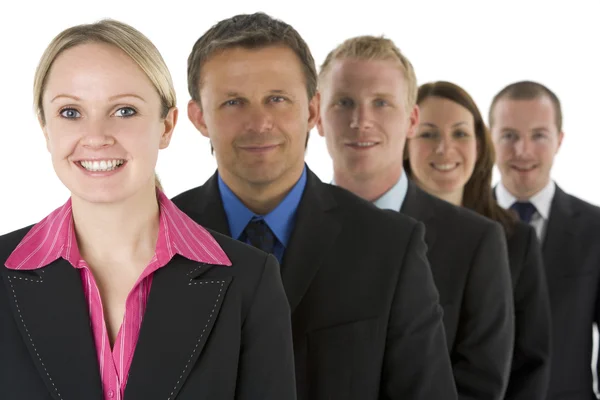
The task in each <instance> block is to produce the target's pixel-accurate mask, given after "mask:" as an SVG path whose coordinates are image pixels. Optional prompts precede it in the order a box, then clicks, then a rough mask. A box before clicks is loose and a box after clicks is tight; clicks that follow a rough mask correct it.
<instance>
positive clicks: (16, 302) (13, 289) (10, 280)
mask: <svg viewBox="0 0 600 400" xmlns="http://www.w3.org/2000/svg"><path fill="white" fill-rule="evenodd" d="M7 277H8V282H9V283H10V288H11V290H12V292H13V296H14V298H15V305H16V306H17V311H18V313H19V318H21V323H22V324H23V327H24V328H25V332H26V333H27V336H28V337H29V341H30V342H31V346H32V347H33V350H34V351H35V355H36V356H37V357H38V360H40V363H41V364H42V367H43V368H44V372H46V375H47V376H48V379H50V383H52V387H53V388H54V391H55V392H56V394H57V395H58V398H59V399H62V396H61V395H60V393H59V391H58V389H57V388H56V385H55V384H54V381H53V380H52V377H51V376H50V374H49V373H48V370H47V369H46V366H45V365H44V362H43V361H42V357H41V356H40V353H38V350H37V348H36V347H35V343H33V338H32V337H31V335H30V334H29V330H28V329H27V325H26V324H25V320H23V314H21V309H20V308H19V302H18V301H17V293H16V292H15V288H14V286H13V284H12V279H11V277H10V276H9V275H7Z"/></svg>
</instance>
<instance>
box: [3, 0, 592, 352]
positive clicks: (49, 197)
mask: <svg viewBox="0 0 600 400" xmlns="http://www.w3.org/2000/svg"><path fill="white" fill-rule="evenodd" d="M3 3H4V4H3V5H0V54H1V55H0V71H1V73H0V84H1V85H0V88H1V89H0V90H1V92H0V93H1V95H0V110H1V111H2V117H1V119H0V129H1V136H0V171H1V172H0V234H3V233H6V232H9V231H12V230H15V229H18V228H20V227H23V226H26V225H29V224H32V223H35V222H37V221H38V220H40V219H41V218H43V217H44V216H45V215H47V214H48V213H49V212H51V211H52V210H53V209H55V208H56V207H58V206H60V205H62V204H63V203H64V201H66V199H67V197H68V195H69V194H68V192H67V190H66V189H65V188H64V187H63V186H62V184H61V183H60V181H59V180H58V178H56V176H55V174H54V171H53V169H52V165H51V162H50V157H49V155H48V153H47V151H46V148H45V144H44V140H43V136H42V134H41V130H40V129H39V126H38V125H37V121H36V119H35V117H34V113H33V107H32V85H33V75H34V71H35V68H36V65H37V62H38V60H39V57H40V56H41V54H42V52H43V51H44V49H45V47H46V46H47V45H48V43H49V42H50V41H51V40H52V38H53V37H54V36H55V35H56V34H58V33H59V32H60V31H61V30H63V29H65V28H67V27H69V26H71V25H76V24H81V23H90V22H94V21H96V20H98V19H101V18H107V17H108V18H114V19H118V20H121V21H123V22H126V23H129V24H131V25H133V26H134V27H135V28H137V29H139V30H141V31H142V32H143V33H144V34H146V35H147V36H148V37H149V38H150V39H151V40H152V41H153V42H154V43H155V45H156V46H157V47H158V49H159V50H160V51H161V53H162V55H163V57H164V58H165V61H166V63H167V65H168V66H169V68H170V69H171V73H172V75H173V80H174V82H175V86H176V87H175V88H176V90H177V94H178V101H179V107H180V110H181V111H180V120H179V124H178V127H177V129H176V132H175V136H174V138H173V141H172V144H171V146H170V147H169V148H168V149H166V150H163V151H162V153H161V155H160V157H159V162H158V166H157V171H158V174H159V176H160V177H161V179H162V182H163V185H164V187H165V190H166V192H167V195H169V196H174V195H176V194H178V193H180V192H182V191H184V190H186V189H189V188H191V187H194V186H197V185H199V184H201V183H203V182H204V181H205V180H206V179H207V178H208V177H209V176H210V175H212V174H213V172H214V169H215V168H216V164H215V161H214V159H213V157H212V156H211V154H210V147H209V143H208V140H207V139H205V138H204V137H202V136H201V135H200V134H199V133H197V131H196V130H195V129H194V127H193V126H192V125H191V123H190V122H189V121H188V119H187V114H186V103H187V101H188V99H189V97H188V93H187V86H186V62H187V56H188V54H189V51H190V50H191V47H192V45H193V44H194V42H195V41H196V39H197V38H198V37H200V36H201V35H202V34H203V33H204V32H205V31H206V30H207V29H208V28H209V27H210V26H212V25H213V24H214V23H216V22H217V21H218V20H220V19H223V18H227V17H230V16H232V15H233V14H239V13H252V12H255V11H264V12H267V13H269V14H271V15H272V16H274V17H277V18H281V19H283V20H284V21H286V22H288V23H290V24H291V25H293V26H294V27H295V28H296V29H297V30H298V31H299V32H300V34H301V35H302V36H303V37H304V39H305V40H306V41H307V43H308V44H309V46H310V47H311V49H312V52H313V56H314V57H315V60H316V62H317V65H320V63H321V62H322V61H323V59H324V58H325V56H326V54H327V53H328V52H329V51H330V50H331V49H332V48H334V47H335V46H336V45H338V44H339V43H340V42H341V41H343V40H344V39H346V38H348V37H351V36H356V35H363V34H374V35H381V34H384V35H385V36H387V37H389V38H391V39H393V40H394V41H395V42H396V44H397V45H398V46H399V47H400V49H401V50H402V51H403V52H404V53H405V54H406V55H407V56H408V57H409V59H410V60H411V61H412V63H413V64H414V66H415V69H416V73H417V79H418V81H419V84H422V83H425V82H428V81H431V80H449V81H452V82H454V83H457V84H459V85H461V86H463V87H464V88H465V89H466V90H467V91H468V92H470V94H471V95H472V96H473V97H474V98H475V100H476V101H477V102H478V104H479V107H480V109H481V111H482V112H483V114H484V115H487V111H488V107H489V103H490V101H491V99H492V97H493V96H494V94H495V93H496V92H497V91H499V90H500V89H501V88H502V87H503V86H505V85H507V84H508V83H511V82H514V81H516V80H523V79H530V80H537V81H539V82H541V83H543V84H546V85H547V86H549V87H550V88H551V89H552V90H554V91H555V92H556V93H557V95H558V96H559V98H560V99H561V101H562V103H563V113H564V129H565V140H564V142H563V146H562V148H561V150H560V153H559V155H558V157H557V159H556V163H555V168H554V170H553V177H554V178H555V180H556V181H557V182H558V183H559V185H561V186H562V188H563V189H565V190H567V191H568V192H571V193H573V194H575V195H577V196H579V197H581V198H583V199H585V200H587V201H590V202H592V203H594V204H598V205H600V183H599V182H600V179H599V178H598V171H599V168H598V164H597V162H598V161H599V160H598V149H599V148H600V129H599V128H598V125H599V124H598V122H599V121H598V120H597V119H596V118H598V113H599V112H598V107H599V105H600V100H599V98H598V94H599V93H600V57H599V55H600V24H599V23H598V17H599V16H600V2H599V1H597V0H587V1H583V0H571V1H568V2H566V1H562V0H559V1H550V0H545V1H532V0H518V1H515V0H503V1H488V0H477V1H465V0H454V1H448V0H437V1H423V0H418V1H417V0H414V1H410V2H409V1H405V0H395V1H393V0H392V1H374V0H371V1H353V0H343V1H329V2H328V1H325V0H321V1H315V0H298V1H291V0H280V1H270V0H254V1H248V0H245V1H239V0H237V1H219V0H217V1H207V0H204V1H201V0H196V1H193V0H187V1H178V0H177V1H176V0H169V1H161V2H152V1H150V0H145V1H144V0H130V1H112V0H99V1H94V2H90V1H86V0H82V1H74V2H58V1H38V2H35V1H5V2H3ZM7 3H8V4H7ZM306 159H307V163H308V165H309V166H310V167H311V168H312V170H313V171H315V172H316V173H317V175H319V176H320V177H321V179H323V180H325V181H329V180H330V179H331V178H332V168H331V163H330V160H329V156H328V154H327V150H326V148H325V143H324V140H323V139H322V138H321V137H319V136H318V135H317V134H316V131H315V132H313V134H312V137H311V140H310V142H309V146H308V152H307V157H306ZM497 179H498V175H497V174H496V175H495V181H497ZM595 336H596V335H595ZM596 340H597V336H596ZM596 340H595V342H596ZM594 354H595V351H594Z"/></svg>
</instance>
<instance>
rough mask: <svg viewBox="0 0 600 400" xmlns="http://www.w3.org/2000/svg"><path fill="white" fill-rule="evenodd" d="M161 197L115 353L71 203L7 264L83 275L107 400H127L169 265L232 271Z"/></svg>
mask: <svg viewBox="0 0 600 400" xmlns="http://www.w3.org/2000/svg"><path fill="white" fill-rule="evenodd" d="M157 193H158V200H159V204H160V225H159V234H158V241H157V244H156V253H155V254H154V258H153V259H152V260H151V261H150V263H149V264H148V266H147V267H146V268H145V269H144V271H143V272H142V274H141V275H140V277H139V278H138V280H137V281H136V283H135V285H134V286H133V289H132V290H131V292H129V295H128V296H127V301H126V305H125V314H124V316H123V322H122V324H121V328H120V329H119V332H118V334H117V337H116V340H115V342H114V346H113V348H112V349H111V347H110V342H109V339H108V331H107V329H106V322H105V319H104V311H103V308H102V300H101V298H100V292H99V290H98V286H97V285H96V282H95V280H94V276H93V274H92V272H91V270H90V268H89V266H88V265H87V263H86V262H85V260H83V259H82V258H81V255H80V253H79V248H78V247H77V240H76V237H75V231H74V226H73V218H72V215H73V214H72V208H71V200H70V199H69V200H68V201H67V202H66V203H65V204H64V205H63V206H62V207H60V208H58V209H56V210H55V211H54V212H52V213H51V214H50V215H49V216H47V217H46V218H44V219H43V220H42V221H40V222H39V223H38V224H36V225H35V226H34V227H33V228H32V229H31V230H30V231H29V233H28V234H27V235H26V236H25V237H24V238H23V240H22V241H21V243H19V245H18V246H17V247H16V249H15V250H14V251H13V253H12V254H11V255H10V257H9V258H8V260H7V261H6V264H5V265H6V267H8V268H10V269H21V270H33V269H37V268H42V267H44V266H46V265H48V264H50V263H52V262H53V261H55V260H57V259H58V258H60V257H62V258H64V259H65V260H67V261H68V262H69V263H71V265H73V267H75V268H77V269H79V270H80V271H81V280H82V283H83V290H84V292H85V297H86V300H87V303H88V307H89V315H90V324H91V328H92V333H93V336H94V342H95V344H96V352H97V354H98V362H99V364H100V379H101V381H102V387H103V391H104V399H105V400H121V399H122V398H123V393H124V392H125V386H126V385H127V376H128V372H129V366H130V365H131V360H132V358H133V354H134V351H135V346H136V343H137V340H138V336H139V332H140V328H141V325H142V319H143V316H144V311H145V309H146V301H147V299H148V295H149V293H150V287H151V285H152V276H153V273H154V271H156V270H157V269H159V268H161V267H164V266H165V265H167V263H169V261H170V260H171V258H172V257H173V256H174V255H175V254H179V255H181V256H183V257H186V258H188V259H191V260H194V261H197V262H205V263H210V264H218V265H231V262H230V261H229V259H228V258H227V256H226V255H225V253H224V251H223V250H222V249H221V247H220V246H219V244H218V243H217V242H216V241H215V239H214V238H213V237H212V236H211V235H210V233H209V232H208V231H206V230H205V229H204V228H202V227H201V226H200V225H198V224H196V223H195V222H194V221H193V220H191V219H190V218H189V217H188V216H187V215H185V214H184V213H183V212H182V211H180V210H179V209H178V208H177V207H176V206H175V204H173V202H171V201H170V200H169V199H168V198H167V197H166V196H165V195H164V194H163V193H162V192H160V191H157Z"/></svg>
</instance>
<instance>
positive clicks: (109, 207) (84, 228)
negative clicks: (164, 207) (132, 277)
mask: <svg viewBox="0 0 600 400" xmlns="http://www.w3.org/2000/svg"><path fill="white" fill-rule="evenodd" d="M155 190H156V189H155V187H154V186H152V187H149V188H147V189H145V190H141V191H140V192H139V193H137V194H135V195H134V196H132V197H130V198H128V199H125V200H123V201H120V202H116V203H90V202H87V201H85V200H83V199H81V198H78V197H75V196H73V197H72V206H73V221H74V224H75V232H76V234H77V244H78V246H79V251H80V253H81V256H82V258H83V259H84V260H86V262H87V263H88V264H89V265H90V267H91V268H92V269H94V267H93V266H94V265H107V264H108V265H110V264H113V265H116V264H123V262H124V261H125V262H127V261H129V260H140V259H141V260H146V259H147V261H148V262H150V260H151V259H152V257H153V256H154V253H155V251H156V241H157V239H158V229H159V206H158V201H157V198H156V192H155ZM136 266H137V267H138V268H139V265H138V264H134V263H132V264H131V268H132V269H135V267H136ZM140 272H141V271H140Z"/></svg>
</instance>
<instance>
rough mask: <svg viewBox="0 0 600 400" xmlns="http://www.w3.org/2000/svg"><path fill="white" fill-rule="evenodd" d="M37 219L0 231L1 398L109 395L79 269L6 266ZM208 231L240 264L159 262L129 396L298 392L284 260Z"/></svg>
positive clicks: (63, 399)
mask: <svg viewBox="0 0 600 400" xmlns="http://www.w3.org/2000/svg"><path fill="white" fill-rule="evenodd" d="M28 230H29V228H26V229H21V230H19V231H15V232H13V233H9V234H7V235H4V236H1V237H0V261H1V262H2V267H0V371H1V372H0V398H1V399H2V400H17V399H18V400H21V399H27V400H42V399H48V400H49V399H54V400H68V399H85V400H102V399H104V396H103V393H102V386H101V382H100V373H99V366H98V359H97V356H96V348H95V345H94V339H93V336H92V331H91V328H90V321H89V316H88V311H87V303H86V300H85V295H84V293H83V290H82V285H81V277H80V273H79V271H78V270H76V269H75V268H74V267H73V266H71V264H69V263H68V262H67V261H65V260H63V259H58V260H57V261H55V262H53V263H52V264H50V265H48V266H46V267H44V268H42V269H39V270H33V271H13V270H9V269H8V268H6V267H5V266H4V263H5V261H6V259H7V258H8V256H9V255H10V253H11V252H12V250H13V249H14V248H15V246H16V245H17V244H18V243H19V242H20V240H21V239H22V238H23V236H24V235H25V234H26V233H27V231H28ZM211 233H212V234H213V236H214V237H215V239H216V240H217V242H218V243H219V244H220V245H221V247H222V248H223V250H224V251H225V253H226V254H227V256H228V257H229V259H230V260H231V262H232V263H233V265H232V266H231V267H225V266H214V265H208V264H199V263H197V262H192V261H190V260H188V259H186V258H184V257H181V256H175V257H174V258H173V260H172V261H171V262H170V263H169V264H168V265H166V266H165V267H163V268H161V269H159V270H158V271H156V272H155V274H154V278H153V282H152V288H151V291H150V296H149V298H148V304H147V308H146V312H145V314H144V320H143V323H142V328H141V331H140V336H139V340H138V343H137V346H136V350H135V354H134V356H133V361H132V364H131V367H130V373H129V379H128V382H127V387H126V389H125V397H124V398H125V399H144V400H151V399H160V400H166V399H177V400H184V399H189V400H192V399H194V400H196V399H217V400H221V399H245V400H256V399H272V400H281V399H295V398H296V391H295V380H294V379H295V378H294V369H293V368H294V361H293V348H292V340H291V324H290V320H289V318H290V313H289V306H288V304H287V301H286V297H285V293H284V291H283V287H282V285H281V278H280V275H279V267H278V264H277V260H276V259H275V258H274V257H273V256H267V255H266V254H265V253H263V252H261V251H259V250H256V249H254V248H251V247H250V246H247V245H245V244H242V243H240V242H236V241H234V240H232V239H231V238H227V237H225V236H223V235H220V234H218V233H216V232H211Z"/></svg>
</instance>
